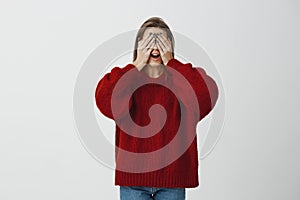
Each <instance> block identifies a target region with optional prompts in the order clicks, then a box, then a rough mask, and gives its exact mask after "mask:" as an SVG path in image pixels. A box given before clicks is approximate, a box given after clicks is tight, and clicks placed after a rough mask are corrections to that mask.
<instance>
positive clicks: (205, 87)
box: [167, 58, 219, 121]
mask: <svg viewBox="0 0 300 200" xmlns="http://www.w3.org/2000/svg"><path fill="white" fill-rule="evenodd" d="M167 66H168V67H171V68H173V69H175V70H177V71H178V72H179V73H181V74H182V75H183V76H184V78H185V79H187V80H188V82H189V84H190V85H191V86H192V88H193V90H194V92H195V94H196V96H197V100H198V102H196V103H198V106H199V113H198V116H199V117H198V121H200V120H201V119H203V118H204V117H205V116H206V115H208V114H209V113H210V111H211V110H212V109H213V108H214V106H215V104H216V102H217V99H218V95H219V90H218V86H217V84H216V82H215V81H214V79H213V78H212V77H210V76H209V75H207V74H206V72H205V70H204V69H203V68H201V67H193V66H192V64H191V63H186V64H183V63H181V62H180V61H178V60H177V59H175V58H173V59H171V60H169V62H168V64H167ZM184 92H186V95H185V96H186V98H188V96H189V95H190V94H191V93H190V91H184Z"/></svg>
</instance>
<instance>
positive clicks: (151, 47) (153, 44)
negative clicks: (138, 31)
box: [146, 40, 155, 55]
mask: <svg viewBox="0 0 300 200" xmlns="http://www.w3.org/2000/svg"><path fill="white" fill-rule="evenodd" d="M154 46H155V42H154V40H153V42H152V43H151V45H150V46H149V48H147V52H146V53H147V54H149V55H150V53H151V51H152V50H153V49H154Z"/></svg>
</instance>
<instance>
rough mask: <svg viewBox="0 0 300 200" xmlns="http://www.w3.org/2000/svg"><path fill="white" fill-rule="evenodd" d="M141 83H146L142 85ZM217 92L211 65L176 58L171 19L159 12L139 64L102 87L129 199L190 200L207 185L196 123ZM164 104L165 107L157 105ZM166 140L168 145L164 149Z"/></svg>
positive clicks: (144, 29)
mask: <svg viewBox="0 0 300 200" xmlns="http://www.w3.org/2000/svg"><path fill="white" fill-rule="evenodd" d="M178 74H180V76H179V75H178ZM122 77H126V78H122ZM182 77H183V79H182ZM184 80H186V81H184ZM118 82H122V83H121V84H120V83H118ZM137 83H145V84H143V85H141V86H140V87H137V86H136V87H134V85H135V84H137ZM193 95H194V96H193ZM217 98H218V88H217V85H216V82H215V81H214V80H213V79H212V78H211V77H210V76H208V75H207V74H206V73H205V71H204V69H202V68H200V67H192V65H191V64H190V63H187V64H183V63H181V62H180V61H179V60H177V59H176V58H175V57H174V38H173V34H172V32H171V31H170V29H169V27H168V25H167V24H166V23H165V22H164V21H163V20H162V19H161V18H159V17H152V18H150V19H148V20H146V21H145V22H144V23H143V24H142V26H141V27H140V29H139V31H138V33H137V36H136V40H135V47H134V55H133V63H130V64H127V65H126V66H125V67H123V68H120V67H114V68H113V69H112V70H111V72H110V73H107V74H105V76H104V77H103V78H102V79H101V80H100V81H99V83H98V85H97V88H96V92H95V100H96V104H97V106H98V108H99V110H100V111H101V112H102V113H103V114H104V115H105V116H107V117H109V118H111V119H113V120H114V121H115V122H116V137H115V139H116V147H117V148H118V149H117V150H116V157H115V159H116V170H115V185H119V186H120V198H121V200H133V199H139V200H146V199H156V200H168V199H172V200H183V199H185V196H186V195H185V192H186V191H185V189H186V188H193V187H197V186H198V185H199V179H198V151H197V138H196V125H197V123H198V122H199V121H200V120H201V119H203V118H204V117H205V116H206V115H207V114H208V113H209V112H210V111H211V110H212V109H213V107H214V105H215V104H216V101H217ZM157 104H159V105H161V106H162V107H163V109H164V111H163V112H161V110H159V109H156V111H155V112H154V111H153V110H155V109H153V110H151V109H152V108H153V107H154V105H156V106H157ZM116 107H117V108H116ZM156 108H157V107H156ZM131 122H133V123H134V124H132V123H131ZM126 126H127V129H126V131H125V127H126ZM123 127H124V128H123ZM141 127H142V128H141ZM143 127H147V128H146V129H143ZM150 127H152V128H150ZM157 127H159V128H157ZM128 130H129V131H128ZM149 134H150V135H149ZM189 141H190V142H189ZM170 144H172V145H170ZM165 146H168V147H170V148H169V149H168V151H160V150H161V149H164V147H165ZM123 150H124V151H123ZM126 151H127V152H134V153H137V154H135V155H142V158H139V159H137V158H134V157H130V156H126V155H127V154H126ZM124 152H125V153H124ZM153 153H154V155H155V156H152V157H151V159H146V157H147V155H148V154H151V155H152V154H153ZM143 157H145V159H144V160H143ZM169 158H171V160H172V159H173V160H172V162H169V161H170V159H169ZM128 166H129V167H128ZM126 167H127V168H126ZM125 168H126V170H122V169H125ZM128 169H130V170H128ZM144 169H147V170H144ZM149 169H152V170H149Z"/></svg>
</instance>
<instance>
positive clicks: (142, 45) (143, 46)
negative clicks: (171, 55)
mask: <svg viewBox="0 0 300 200" xmlns="http://www.w3.org/2000/svg"><path fill="white" fill-rule="evenodd" d="M152 38H153V35H152V33H150V34H149V35H148V36H147V38H145V39H143V42H142V44H141V47H142V48H146V46H148V45H149V42H150V41H151V39H152Z"/></svg>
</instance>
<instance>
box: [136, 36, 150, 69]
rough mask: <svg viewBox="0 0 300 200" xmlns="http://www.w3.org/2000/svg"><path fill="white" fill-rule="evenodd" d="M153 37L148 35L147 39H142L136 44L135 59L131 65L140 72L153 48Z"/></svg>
mask: <svg viewBox="0 0 300 200" xmlns="http://www.w3.org/2000/svg"><path fill="white" fill-rule="evenodd" d="M154 40H155V38H154V36H153V35H152V34H151V35H148V36H147V38H143V39H142V40H140V41H139V42H138V47H137V57H136V59H135V61H134V62H133V65H134V66H135V67H136V68H137V69H138V70H139V71H141V70H142V69H143V67H144V66H145V65H146V64H147V62H148V60H149V56H150V53H151V51H152V49H153V48H154V45H155V42H154Z"/></svg>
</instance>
